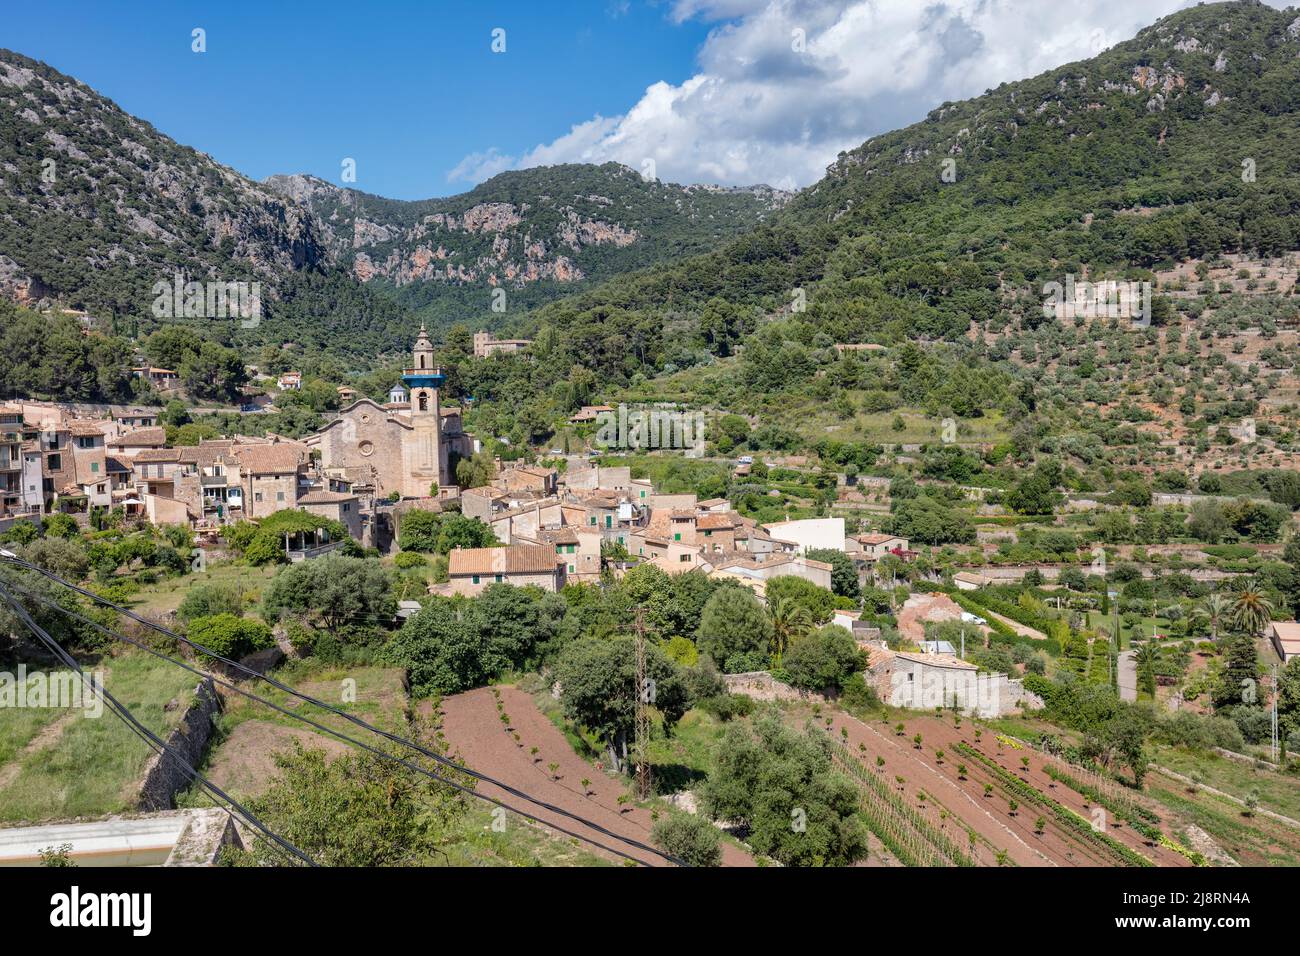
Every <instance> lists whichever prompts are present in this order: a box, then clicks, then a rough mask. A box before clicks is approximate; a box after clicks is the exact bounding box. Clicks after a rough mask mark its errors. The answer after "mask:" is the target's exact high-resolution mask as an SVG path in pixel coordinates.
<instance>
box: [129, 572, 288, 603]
mask: <svg viewBox="0 0 1300 956" xmlns="http://www.w3.org/2000/svg"><path fill="white" fill-rule="evenodd" d="M275 571H276V569H275V568H274V567H265V568H254V567H250V566H248V565H246V564H235V563H233V562H223V563H219V564H212V565H209V567H208V569H207V570H206V571H202V572H198V573H195V574H186V575H182V576H181V577H176V578H166V579H163V580H160V581H158V582H157V583H156V584H149V585H145V586H144V587H142V588H140V590H139V591H137V592H136V593H135V594H134V595H132V597H131V601H130V604H131V607H132V609H133V610H135V611H136V612H137V613H140V614H168V613H171V612H172V611H175V610H176V609H177V608H178V607H180V604H181V601H183V600H185V594H186V592H187V591H189V589H190V588H192V587H194V585H196V584H235V585H238V586H239V587H240V588H242V589H243V590H244V591H245V592H250V591H251V592H253V593H255V594H257V595H260V594H261V593H262V588H264V587H265V586H266V583H267V582H268V581H270V580H271V578H273V577H274V576H275Z"/></svg>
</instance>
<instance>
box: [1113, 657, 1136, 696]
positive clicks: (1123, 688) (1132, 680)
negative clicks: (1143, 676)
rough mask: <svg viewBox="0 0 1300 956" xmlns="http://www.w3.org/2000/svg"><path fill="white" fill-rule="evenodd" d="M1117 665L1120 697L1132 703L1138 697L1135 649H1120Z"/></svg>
mask: <svg viewBox="0 0 1300 956" xmlns="http://www.w3.org/2000/svg"><path fill="white" fill-rule="evenodd" d="M1116 667H1117V669H1118V671H1119V677H1118V680H1119V699H1120V700H1127V701H1129V702H1130V703H1132V702H1133V701H1135V700H1137V699H1138V677H1137V673H1138V672H1137V663H1136V661H1135V658H1134V656H1133V651H1120V654H1119V658H1118V659H1117V662H1116Z"/></svg>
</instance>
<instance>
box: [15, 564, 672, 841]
mask: <svg viewBox="0 0 1300 956" xmlns="http://www.w3.org/2000/svg"><path fill="white" fill-rule="evenodd" d="M0 558H4V559H6V560H8V561H9V562H10V563H13V564H16V565H18V566H20V567H23V568H26V569H28V570H31V571H35V572H37V573H39V574H41V575H44V576H45V577H47V578H49V579H50V580H53V581H56V582H58V583H59V584H62V585H63V586H65V587H67V588H70V589H71V590H73V591H76V592H77V593H78V594H82V595H84V596H86V597H88V598H90V599H91V600H93V601H95V602H97V603H99V604H103V605H105V606H107V607H111V608H113V609H114V610H116V611H118V612H119V613H122V614H125V615H126V616H127V617H129V618H131V619H132V620H134V621H136V622H138V623H140V624H143V625H145V626H146V627H149V628H151V629H153V630H155V631H157V632H158V633H160V634H163V635H166V636H167V637H170V638H172V639H173V640H177V641H180V642H182V643H183V644H185V645H187V646H189V647H192V648H194V649H195V650H197V651H199V652H200V653H202V654H205V655H207V656H208V657H209V658H212V659H214V660H218V661H221V662H222V663H223V664H226V665H227V666H229V667H233V668H235V669H236V670H238V671H240V672H241V673H244V674H247V675H249V676H251V677H256V678H258V679H259V680H263V681H265V682H266V683H268V684H270V685H271V686H272V687H275V688H277V689H278V690H281V691H284V692H285V693H287V694H290V695H292V696H294V697H297V698H298V699H300V700H303V701H306V702H307V703H311V704H315V705H316V706H317V707H320V708H321V709H323V710H326V711H328V712H330V713H332V714H334V715H336V716H338V717H342V718H344V719H345V720H348V721H350V722H351V723H353V724H355V725H357V726H359V727H362V728H363V729H365V730H368V731H370V732H372V733H376V734H379V735H380V736H381V737H383V738H385V739H386V740H389V741H391V742H393V743H396V744H400V745H402V746H405V747H408V748H410V749H412V750H414V751H416V752H417V753H420V754H422V755H424V756H426V757H429V758H431V759H433V760H434V761H436V762H438V763H440V764H442V765H444V766H446V767H448V768H450V769H452V770H455V771H458V772H460V773H463V774H466V775H467V776H470V777H472V778H474V779H476V780H479V781H482V782H484V783H490V784H492V785H493V786H495V787H499V788H500V789H502V790H504V791H505V792H506V793H508V794H510V795H511V796H514V797H518V798H519V799H521V800H525V801H527V802H528V803H530V804H533V805H534V806H537V807H540V808H542V809H544V810H547V811H549V812H551V813H556V814H559V815H560V816H563V817H566V818H568V819H570V820H573V821H575V822H577V823H580V824H582V825H583V826H586V827H588V828H590V829H592V830H595V831H596V832H597V833H600V834H603V835H605V836H608V837H611V838H613V839H615V840H618V841H619V842H621V843H625V844H627V845H628V846H631V847H635V848H636V849H638V850H643V851H645V852H647V853H651V854H653V855H655V856H657V857H660V858H661V859H664V860H666V861H668V862H670V863H674V864H676V865H678V866H686V865H687V864H686V862H685V861H684V860H681V859H680V858H678V857H676V856H673V855H671V854H668V853H665V852H664V851H662V850H660V849H658V848H657V847H653V846H650V845H649V844H646V843H642V842H640V841H638V840H635V839H633V838H631V837H626V836H623V835H621V834H618V833H615V832H614V831H613V830H610V829H608V828H607V827H604V826H602V825H601V824H599V823H595V822H593V821H591V820H588V819H587V818H585V817H583V816H580V815H578V814H575V813H572V812H570V811H568V810H565V809H564V808H563V807H558V806H555V805H554V804H551V803H548V802H546V801H544V800H540V799H538V798H536V797H533V796H531V795H529V794H528V793H527V792H525V791H523V790H520V789H518V788H516V787H513V786H511V785H510V784H507V783H505V782H503V781H500V780H497V779H496V778H494V777H491V776H488V775H487V774H485V773H481V772H480V771H477V770H474V769H473V768H472V767H468V766H464V765H462V764H459V763H457V762H456V761H454V760H451V759H450V758H448V757H445V756H443V755H442V754H439V753H437V752H435V751H432V750H429V749H428V748H426V747H423V746H421V745H420V744H418V743H415V742H414V741H411V740H408V739H406V738H404V737H401V736H399V735H397V734H393V733H391V732H389V731H386V730H383V729H382V728H379V727H376V726H374V725H373V724H370V723H368V722H367V721H365V720H362V719H361V718H359V717H357V716H355V715H353V714H350V713H348V712H347V711H344V710H340V709H338V708H337V707H334V706H332V705H330V704H327V703H325V702H324V701H322V700H319V699H317V698H315V697H312V696H311V695H309V694H304V693H303V692H301V691H299V690H296V689H295V688H293V687H290V686H288V685H287V684H284V683H282V682H280V681H278V680H276V679H275V678H273V677H269V676H267V675H266V674H260V673H258V672H257V671H255V670H253V669H251V668H249V667H246V666H244V665H243V664H240V663H238V662H237V661H232V660H230V659H229V658H226V657H223V656H221V655H220V654H217V653H216V652H215V651H212V650H210V649H209V648H206V647H204V646H203V645H202V644H199V643H198V642H196V641H193V640H191V639H190V638H188V637H185V636H183V635H181V634H177V633H176V632H175V631H172V630H170V629H169V628H166V627H163V626H162V625H160V624H156V623H154V622H153V621H150V620H148V619H147V618H144V617H142V616H140V615H138V614H136V613H135V612H134V611H132V610H130V609H129V608H124V607H121V606H120V605H117V604H114V603H113V602H112V601H109V600H108V599H107V598H103V597H100V596H99V595H97V594H95V593H94V592H92V591H88V590H86V589H85V588H82V587H80V586H78V585H76V584H73V583H71V582H70V581H66V580H64V579H63V578H61V577H59V576H58V575H57V574H54V573H53V572H51V571H47V570H46V569H45V568H42V567H39V566H38V565H35V564H31V563H30V562H27V561H23V560H22V559H20V558H18V557H17V556H16V555H13V554H12V552H8V551H4V550H3V549H0ZM55 606H56V607H57V608H58V609H59V610H61V611H63V612H64V613H65V614H73V613H75V612H71V611H69V610H68V609H66V608H63V607H62V606H61V605H57V603H55ZM88 623H91V624H92V625H93V626H98V625H94V622H88ZM112 633H113V635H114V636H115V637H118V638H120V639H122V640H126V641H127V642H128V643H135V642H133V641H130V640H129V639H128V638H125V637H124V636H123V635H119V634H116V632H112ZM137 646H138V645H137ZM146 649H147V648H146ZM151 652H152V651H151ZM215 679H217V678H215V677H214V680H215ZM225 683H226V682H224V681H223V685H224V684H225ZM236 690H237V691H238V692H239V693H245V692H244V691H243V690H242V689H241V688H236ZM254 699H258V700H261V701H262V702H263V703H266V704H268V706H272V707H276V706H277V705H275V704H274V703H272V702H270V701H266V700H264V699H262V698H258V697H256V696H255V695H254ZM277 709H278V708H277ZM285 713H288V714H289V715H290V716H295V717H298V718H299V719H302V716H301V715H296V714H293V713H292V712H291V711H285ZM317 726H320V725H317ZM321 729H323V730H325V731H326V732H327V733H332V734H334V735H335V736H338V733H337V732H335V731H332V730H330V729H329V728H325V727H321ZM343 739H345V740H349V741H351V742H353V743H355V744H357V745H358V746H362V747H366V748H367V749H369V750H372V752H374V753H377V754H379V755H382V756H384V757H385V758H387V759H391V760H397V761H401V758H399V757H396V756H394V755H392V754H388V753H387V752H385V751H383V750H381V749H377V748H372V747H369V746H368V745H366V744H364V743H363V742H361V741H356V740H353V739H352V738H347V737H344V738H343ZM402 762H403V763H405V761H402ZM406 765H407V766H409V767H410V768H411V769H414V770H417V771H418V772H420V773H423V774H426V775H431V772H430V771H428V770H425V769H424V768H422V767H418V766H416V765H413V764H406ZM435 779H439V780H442V782H444V783H447V784H448V785H449V786H453V787H458V788H459V785H457V784H455V783H454V782H452V781H448V780H445V779H443V778H438V777H435ZM464 792H466V793H470V794H473V795H475V796H479V797H481V798H483V799H485V800H489V801H491V802H493V803H495V804H496V805H497V806H501V807H503V808H505V809H507V810H515V808H514V807H511V806H509V805H507V804H505V803H502V802H500V801H497V800H494V799H493V798H491V797H488V796H486V795H484V794H479V793H478V792H477V791H475V790H473V789H472V788H464ZM515 812H516V813H519V814H520V815H521V816H525V817H528V818H529V819H532V820H534V821H535V822H537V823H540V824H542V825H544V826H549V827H552V828H553V829H556V830H559V831H560V832H563V833H565V834H566V835H568V836H574V837H575V838H577V839H585V838H583V837H580V836H578V835H577V834H572V833H569V832H568V831H567V830H563V829H562V828H560V827H559V826H557V825H556V824H553V823H548V822H546V821H544V820H539V819H537V818H536V817H533V816H531V815H529V814H527V813H525V812H523V811H521V810H515ZM587 842H593V841H590V840H587ZM610 852H614V853H617V854H618V855H620V856H623V857H625V858H627V859H634V858H633V857H631V856H629V855H627V854H624V853H620V852H619V851H617V850H612V849H611V850H610ZM638 862H640V861H638Z"/></svg>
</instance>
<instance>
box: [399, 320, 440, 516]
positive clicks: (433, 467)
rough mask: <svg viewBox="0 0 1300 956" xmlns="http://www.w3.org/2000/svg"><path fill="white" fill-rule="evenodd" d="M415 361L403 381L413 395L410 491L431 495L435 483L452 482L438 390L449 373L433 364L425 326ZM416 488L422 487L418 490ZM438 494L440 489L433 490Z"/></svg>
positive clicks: (403, 371) (417, 346) (430, 345)
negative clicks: (449, 473)
mask: <svg viewBox="0 0 1300 956" xmlns="http://www.w3.org/2000/svg"><path fill="white" fill-rule="evenodd" d="M412 358H413V361H414V364H413V365H412V367H411V368H408V369H403V370H402V381H403V382H404V383H405V384H406V387H407V388H408V389H409V390H410V394H411V400H410V401H411V426H412V431H413V433H412V435H411V437H410V439H409V442H410V443H411V447H410V448H409V449H408V452H407V455H406V456H405V457H406V459H407V467H406V471H407V476H408V482H409V490H408V493H411V492H413V491H414V492H415V493H416V494H419V495H427V494H430V489H431V487H432V486H433V485H435V484H436V485H438V486H442V485H445V484H449V483H450V482H449V480H448V479H447V462H446V458H445V454H444V452H443V447H442V408H441V406H440V405H439V401H438V390H439V389H441V388H442V385H443V383H444V382H445V381H446V380H447V376H446V373H445V372H444V371H443V370H442V369H441V368H439V367H438V366H437V365H435V364H434V352H433V343H432V342H431V341H429V333H428V332H426V331H425V328H424V325H423V324H421V326H420V334H419V335H418V336H417V337H416V340H415V348H414V350H413V351H412ZM415 489H419V490H418V491H415ZM433 493H434V494H437V492H436V491H435V492H433Z"/></svg>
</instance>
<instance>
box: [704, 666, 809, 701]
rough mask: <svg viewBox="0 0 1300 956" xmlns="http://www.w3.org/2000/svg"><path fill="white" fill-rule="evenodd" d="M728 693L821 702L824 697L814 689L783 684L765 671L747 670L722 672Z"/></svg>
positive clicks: (757, 698) (756, 697)
mask: <svg viewBox="0 0 1300 956" xmlns="http://www.w3.org/2000/svg"><path fill="white" fill-rule="evenodd" d="M722 680H723V682H724V683H725V684H726V685H727V691H728V693H732V694H743V695H744V696H746V697H752V698H753V699H754V700H765V701H766V700H796V701H804V702H805V703H817V704H823V703H825V702H826V698H825V697H824V696H822V695H821V694H818V693H816V692H815V691H810V690H800V689H799V688H798V687H791V686H790V685H789V684H783V683H782V682H781V681H779V680H777V679H776V678H775V677H773V676H772V675H771V674H769V673H768V672H767V671H749V672H747V673H744V674H723V675H722Z"/></svg>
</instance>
